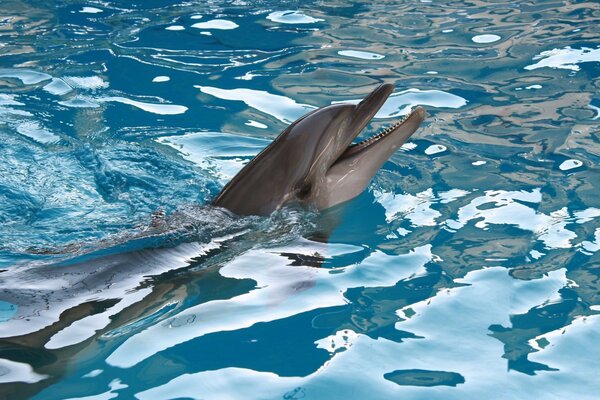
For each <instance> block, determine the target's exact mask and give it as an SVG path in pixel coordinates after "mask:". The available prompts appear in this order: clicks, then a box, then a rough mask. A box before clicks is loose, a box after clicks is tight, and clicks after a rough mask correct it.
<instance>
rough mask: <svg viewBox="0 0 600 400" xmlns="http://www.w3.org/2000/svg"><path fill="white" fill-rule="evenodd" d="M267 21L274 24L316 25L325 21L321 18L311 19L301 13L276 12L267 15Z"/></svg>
mask: <svg viewBox="0 0 600 400" xmlns="http://www.w3.org/2000/svg"><path fill="white" fill-rule="evenodd" d="M267 19H268V20H270V21H273V22H279V23H282V24H314V23H316V22H321V21H325V20H324V19H320V18H313V17H310V16H308V15H306V14H304V13H302V12H300V11H292V10H286V11H274V12H272V13H270V14H269V15H267Z"/></svg>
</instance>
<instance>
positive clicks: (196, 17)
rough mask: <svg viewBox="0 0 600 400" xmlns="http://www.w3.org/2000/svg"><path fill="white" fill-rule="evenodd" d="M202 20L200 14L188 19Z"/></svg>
mask: <svg viewBox="0 0 600 400" xmlns="http://www.w3.org/2000/svg"><path fill="white" fill-rule="evenodd" d="M202 18H203V17H202V15H200V14H196V15H192V16H191V17H190V19H202Z"/></svg>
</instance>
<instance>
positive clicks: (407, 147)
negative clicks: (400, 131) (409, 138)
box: [400, 142, 417, 151]
mask: <svg viewBox="0 0 600 400" xmlns="http://www.w3.org/2000/svg"><path fill="white" fill-rule="evenodd" d="M416 148H417V144H416V143H413V142H408V143H404V144H403V145H402V146H401V147H400V150H402V151H411V150H414V149H416Z"/></svg>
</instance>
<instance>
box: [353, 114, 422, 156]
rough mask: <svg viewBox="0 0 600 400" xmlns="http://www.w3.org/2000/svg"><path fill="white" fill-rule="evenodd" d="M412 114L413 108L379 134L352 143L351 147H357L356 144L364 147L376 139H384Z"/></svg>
mask: <svg viewBox="0 0 600 400" xmlns="http://www.w3.org/2000/svg"><path fill="white" fill-rule="evenodd" d="M411 114H412V110H410V112H409V113H408V114H406V115H403V116H402V117H401V118H400V119H399V120H398V121H396V122H395V123H394V124H393V125H391V126H388V127H387V128H385V129H384V130H382V131H381V132H379V133H378V134H376V135H375V136H371V137H369V138H367V139H365V140H363V141H362V142H359V143H354V144H351V145H350V146H349V147H356V146H361V147H364V146H369V145H371V144H373V143H374V142H376V141H378V140H380V139H383V138H384V137H386V136H387V135H389V134H390V133H392V132H393V131H394V130H395V129H396V128H398V127H399V126H400V125H402V124H403V123H404V121H406V120H407V119H408V117H410V115H411Z"/></svg>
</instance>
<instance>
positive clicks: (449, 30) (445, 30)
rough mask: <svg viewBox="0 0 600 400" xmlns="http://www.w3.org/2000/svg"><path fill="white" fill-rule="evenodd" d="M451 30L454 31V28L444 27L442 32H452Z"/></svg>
mask: <svg viewBox="0 0 600 400" xmlns="http://www.w3.org/2000/svg"><path fill="white" fill-rule="evenodd" d="M450 32H454V29H444V30H443V31H442V33H450Z"/></svg>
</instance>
